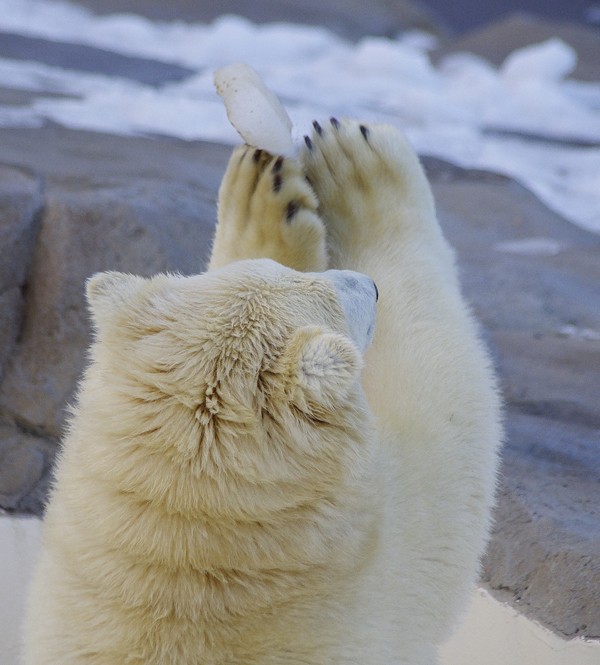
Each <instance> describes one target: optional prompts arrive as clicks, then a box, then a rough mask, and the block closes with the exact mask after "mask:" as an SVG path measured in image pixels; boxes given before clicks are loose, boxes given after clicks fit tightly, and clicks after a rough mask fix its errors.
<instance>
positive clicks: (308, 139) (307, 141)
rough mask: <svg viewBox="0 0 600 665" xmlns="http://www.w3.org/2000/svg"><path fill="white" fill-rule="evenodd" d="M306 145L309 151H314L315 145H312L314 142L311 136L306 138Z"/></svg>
mask: <svg viewBox="0 0 600 665" xmlns="http://www.w3.org/2000/svg"><path fill="white" fill-rule="evenodd" d="M304 143H306V146H307V148H308V149H309V150H312V148H313V144H312V141H311V140H310V137H309V136H305V137H304Z"/></svg>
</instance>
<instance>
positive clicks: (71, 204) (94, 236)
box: [0, 180, 215, 437]
mask: <svg viewBox="0 0 600 665" xmlns="http://www.w3.org/2000/svg"><path fill="white" fill-rule="evenodd" d="M214 216H215V210H214V202H213V201H212V200H210V201H207V200H206V195H205V194H203V192H202V191H197V190H195V189H193V188H192V187H190V186H187V185H184V184H181V185H179V184H173V183H162V182H159V181H152V180H138V181H136V182H132V183H131V184H130V185H129V186H122V187H119V186H117V187H104V188H98V189H89V188H83V189H81V190H77V189H75V190H73V189H71V190H68V191H67V190H58V189H54V190H52V191H51V192H49V198H48V201H47V204H46V209H45V213H44V217H43V220H42V227H41V231H40V235H39V239H38V247H37V252H36V263H35V266H34V267H33V269H32V272H31V275H30V280H29V288H28V292H27V301H26V306H27V317H26V321H25V325H24V328H23V332H22V335H21V338H20V341H19V344H18V346H17V347H16V349H15V352H14V354H13V355H12V357H11V358H10V360H9V362H8V364H7V367H6V373H5V378H4V382H3V384H2V386H1V388H0V405H1V406H2V408H3V410H4V414H5V417H10V418H12V419H14V420H15V421H16V422H17V423H18V424H19V425H20V426H22V427H24V428H25V429H26V430H27V431H33V432H36V433H39V434H43V435H45V436H50V437H60V436H61V434H62V431H63V425H64V420H65V409H66V407H67V404H68V402H69V401H70V400H71V398H72V396H73V393H74V390H75V386H76V383H77V380H78V378H79V376H80V374H81V370H82V368H83V366H84V364H85V356H86V349H87V347H88V345H89V343H90V339H91V338H90V325H89V319H88V313H87V310H86V304H85V299H84V285H85V280H86V279H87V278H88V277H89V276H90V275H92V274H93V273H95V272H98V271H102V270H120V271H123V272H131V273H135V274H138V275H146V276H150V275H153V274H155V273H157V272H164V271H179V272H182V273H196V272H198V271H199V270H200V269H201V267H202V259H203V258H204V257H206V255H207V251H208V247H209V245H210V240H211V237H212V231H213V223H214V222H213V220H214Z"/></svg>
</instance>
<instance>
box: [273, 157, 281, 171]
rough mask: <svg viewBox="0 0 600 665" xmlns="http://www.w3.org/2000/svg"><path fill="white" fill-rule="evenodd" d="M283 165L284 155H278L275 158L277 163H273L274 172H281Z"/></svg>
mask: <svg viewBox="0 0 600 665" xmlns="http://www.w3.org/2000/svg"><path fill="white" fill-rule="evenodd" d="M282 165H283V157H278V158H277V159H276V160H275V164H273V173H279V171H281V167H282Z"/></svg>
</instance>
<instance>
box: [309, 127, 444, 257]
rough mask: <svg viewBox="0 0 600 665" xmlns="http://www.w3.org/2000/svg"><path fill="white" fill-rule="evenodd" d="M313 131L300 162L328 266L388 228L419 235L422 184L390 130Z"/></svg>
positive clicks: (425, 197) (424, 198) (410, 156)
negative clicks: (315, 204)
mask: <svg viewBox="0 0 600 665" xmlns="http://www.w3.org/2000/svg"><path fill="white" fill-rule="evenodd" d="M313 127H314V130H313V133H312V136H310V137H309V136H307V137H305V143H306V147H305V148H304V150H303V153H302V155H301V161H302V163H303V166H304V168H305V171H306V173H307V176H308V178H309V181H310V182H311V183H312V185H313V187H314V190H315V193H316V194H317V197H318V199H319V202H320V208H319V214H320V215H321V217H322V219H323V221H324V222H325V225H326V227H327V234H328V243H329V246H330V249H331V258H332V260H333V266H334V267H336V266H337V265H338V264H339V265H342V262H343V260H342V259H341V258H340V256H341V255H343V256H344V257H345V259H347V258H348V256H349V253H350V254H351V253H352V251H353V248H356V250H357V251H361V252H362V251H364V250H365V248H368V247H369V246H372V245H373V244H374V243H376V242H378V240H380V239H379V238H378V236H379V234H380V233H388V232H389V230H390V228H393V227H396V228H397V229H398V228H399V227H400V226H404V227H405V230H406V231H408V232H412V231H417V232H421V231H422V230H424V229H425V228H426V227H427V226H431V223H429V222H427V221H426V220H428V219H430V218H431V219H435V215H434V214H433V200H432V198H431V194H430V189H429V186H428V183H427V180H426V178H425V175H424V174H423V171H422V168H421V166H420V164H419V161H418V159H417V157H416V155H415V153H414V151H413V149H412V148H411V147H410V145H409V144H408V142H407V140H406V139H405V138H404V136H403V135H402V134H401V133H400V132H399V131H398V130H397V129H396V128H395V127H392V126H390V125H380V124H368V123H361V122H357V121H354V120H341V121H340V120H338V119H337V118H330V120H329V123H323V125H321V124H320V123H318V122H317V121H315V122H313ZM402 211H407V212H408V211H409V212H410V214H403V212H402Z"/></svg>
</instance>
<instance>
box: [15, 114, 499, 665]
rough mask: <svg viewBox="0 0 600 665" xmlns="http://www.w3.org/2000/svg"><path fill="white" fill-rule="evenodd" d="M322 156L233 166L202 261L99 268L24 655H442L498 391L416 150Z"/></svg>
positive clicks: (393, 139)
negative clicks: (85, 359)
mask: <svg viewBox="0 0 600 665" xmlns="http://www.w3.org/2000/svg"><path fill="white" fill-rule="evenodd" d="M307 145H308V148H307V151H306V152H305V154H304V155H303V157H302V165H300V164H299V163H297V162H295V161H293V160H283V159H281V158H276V157H271V156H270V155H267V154H266V153H261V152H260V151H253V150H250V149H248V148H245V149H243V148H242V149H238V150H236V151H235V152H234V154H233V156H232V158H231V162H230V165H229V168H228V171H227V173H226V175H225V178H224V180H223V185H222V188H221V192H220V202H219V224H218V227H217V232H216V236H215V244H214V247H213V254H212V259H211V264H210V270H209V271H208V272H207V273H205V274H203V275H198V276H193V277H182V276H177V275H159V276H157V277H155V278H153V279H149V280H148V279H142V278H140V277H134V276H131V275H124V274H120V273H104V274H99V275H96V276H94V277H93V278H92V279H90V281H89V283H88V301H89V304H90V309H91V313H92V317H93V321H94V326H95V341H94V344H93V346H92V348H91V352H90V363H89V367H88V369H87V371H86V374H85V377H84V379H83V381H82V384H81V387H80V391H79V395H78V400H77V405H76V406H75V407H74V410H73V416H72V420H71V423H70V428H69V432H68V434H67V436H66V438H65V441H64V446H63V450H62V454H61V457H60V461H59V465H58V470H57V477H56V484H55V488H54V491H53V494H52V498H51V502H50V505H49V507H48V510H47V515H46V521H45V527H44V542H43V549H42V554H41V557H40V560H39V562H38V566H37V570H36V575H35V579H34V582H33V585H32V589H31V593H30V598H29V609H28V618H27V626H26V650H25V662H26V665H58V664H60V665H200V664H202V665H284V664H285V665H300V664H302V665H325V664H327V665H334V664H339V665H342V664H344V665H350V664H351V663H352V664H354V663H362V664H369V665H383V664H386V665H390V664H392V663H394V664H396V663H398V664H399V663H403V664H406V665H409V664H410V665H431V664H432V663H434V662H435V651H436V645H437V644H439V643H440V641H441V640H443V639H444V638H445V637H446V636H447V635H448V632H449V630H450V628H451V627H452V625H453V623H454V621H455V619H456V617H457V616H458V613H459V612H460V610H461V609H462V607H464V604H465V601H466V598H467V597H468V593H469V590H470V589H471V587H472V584H473V582H474V580H475V578H476V575H477V571H478V565H479V564H478V561H479V556H480V554H481V551H482V549H483V547H484V544H485V541H486V537H487V533H488V529H489V514H490V509H491V506H492V497H493V489H494V482H495V469H496V456H497V447H498V442H499V439H500V427H499V424H498V422H499V416H498V399H497V395H496V389H495V384H494V379H493V375H492V373H491V371H490V368H489V362H488V360H487V357H486V353H485V351H484V349H483V347H482V345H481V343H480V342H479V340H478V336H477V329H476V326H475V324H474V323H473V321H472V319H471V316H470V314H469V312H468V310H467V308H466V307H465V305H464V303H463V301H462V299H461V296H460V291H459V288H458V280H457V277H456V270H455V267H454V260H453V256H452V253H451V250H450V249H449V248H448V246H447V244H446V242H445V240H444V238H443V236H442V234H441V232H440V230H439V227H438V225H437V222H436V219H435V210H434V207H433V201H432V197H431V193H430V190H429V187H428V184H427V181H426V179H425V177H424V175H423V172H422V170H421V168H420V166H419V164H418V160H417V159H416V157H415V156H414V153H413V152H412V150H411V149H410V148H409V147H408V144H407V143H406V142H405V140H404V139H403V138H402V137H401V136H400V135H399V134H398V133H397V132H396V131H395V130H393V129H392V128H389V127H385V126H369V127H366V126H364V125H358V124H356V123H351V122H344V123H339V122H337V121H336V122H335V123H334V122H332V124H331V127H330V128H328V129H324V128H322V127H320V126H319V125H316V130H315V135H314V136H313V139H312V142H310V141H309V142H308V143H307ZM305 174H307V175H308V179H309V180H310V183H312V189H311V186H310V185H309V184H308V182H307V179H306V178H305ZM313 190H314V191H313ZM260 257H264V258H260ZM240 259H241V260H240ZM244 259H248V260H244ZM235 261H239V262H235ZM275 261H280V262H281V263H284V264H286V265H281V264H280V263H276V262H275ZM326 268H332V269H334V271H333V272H332V271H328V272H320V271H323V270H325V269H326ZM348 270H351V271H360V273H364V274H358V273H356V272H352V273H350V272H346V271H348ZM311 271H316V272H311ZM340 271H341V272H340ZM365 275H368V276H369V277H365ZM369 278H372V279H373V280H375V282H376V283H377V288H378V290H379V305H378V315H377V327H376V329H375V336H374V338H373V342H372V345H371V347H370V349H369V350H368V351H367V352H366V354H364V356H363V349H362V348H359V346H360V344H358V346H357V343H355V341H353V340H358V339H360V340H367V341H368V339H370V337H371V334H372V329H373V316H374V311H375V298H376V295H377V288H375V287H374V286H373V282H372V280H371V279H369Z"/></svg>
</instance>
